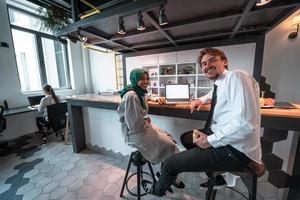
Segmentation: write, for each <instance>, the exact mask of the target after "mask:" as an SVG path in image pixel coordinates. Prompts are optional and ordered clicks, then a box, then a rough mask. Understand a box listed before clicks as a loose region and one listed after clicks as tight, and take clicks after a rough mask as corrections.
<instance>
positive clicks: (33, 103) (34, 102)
mask: <svg viewBox="0 0 300 200" xmlns="http://www.w3.org/2000/svg"><path fill="white" fill-rule="evenodd" d="M43 97H45V95H38V96H30V97H27V98H28V101H29V105H30V107H31V108H38V107H39V105H40V102H41V99H42V98H43Z"/></svg>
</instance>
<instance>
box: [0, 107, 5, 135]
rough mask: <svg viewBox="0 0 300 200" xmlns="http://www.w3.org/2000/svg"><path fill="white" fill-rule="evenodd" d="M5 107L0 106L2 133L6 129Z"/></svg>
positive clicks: (0, 127)
mask: <svg viewBox="0 0 300 200" xmlns="http://www.w3.org/2000/svg"><path fill="white" fill-rule="evenodd" d="M3 112H4V107H3V106H0V133H1V132H2V131H4V130H5V129H6V119H5V118H4V117H3Z"/></svg>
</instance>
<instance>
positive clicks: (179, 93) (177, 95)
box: [165, 84, 190, 101]
mask: <svg viewBox="0 0 300 200" xmlns="http://www.w3.org/2000/svg"><path fill="white" fill-rule="evenodd" d="M165 92H166V93H165V94H166V100H167V101H170V100H171V101H172V100H174V101H189V100H190V86H189V85H188V84H167V85H166V88H165Z"/></svg>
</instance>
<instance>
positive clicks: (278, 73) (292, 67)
mask: <svg viewBox="0 0 300 200" xmlns="http://www.w3.org/2000/svg"><path fill="white" fill-rule="evenodd" d="M296 15H300V10H298V11H296V12H295V13H294V14H293V15H291V16H290V17H289V18H287V19H286V20H285V21H283V22H282V23H281V24H279V25H278V26H277V27H276V28H275V29H273V30H272V31H271V32H269V33H268V34H267V35H266V39H265V50H264V58H263V68H262V75H263V76H265V77H266V78H267V79H266V82H267V83H268V84H270V85H271V90H272V91H274V92H275V93H276V100H278V101H289V102H295V103H299V102H300V81H299V75H300V33H298V37H297V38H296V39H293V40H290V39H288V35H289V33H291V32H293V31H296V28H293V27H291V24H292V20H293V17H294V16H296Z"/></svg>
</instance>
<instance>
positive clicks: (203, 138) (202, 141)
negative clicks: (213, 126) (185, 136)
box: [193, 131, 211, 149]
mask: <svg viewBox="0 0 300 200" xmlns="http://www.w3.org/2000/svg"><path fill="white" fill-rule="evenodd" d="M197 135H198V137H195V138H194V137H193V143H194V144H196V145H198V146H199V147H201V148H202V149H206V148H208V147H211V145H210V144H209V143H208V141H207V135H206V134H205V133H203V132H201V131H197Z"/></svg>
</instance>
